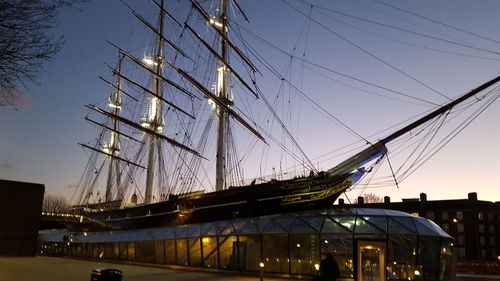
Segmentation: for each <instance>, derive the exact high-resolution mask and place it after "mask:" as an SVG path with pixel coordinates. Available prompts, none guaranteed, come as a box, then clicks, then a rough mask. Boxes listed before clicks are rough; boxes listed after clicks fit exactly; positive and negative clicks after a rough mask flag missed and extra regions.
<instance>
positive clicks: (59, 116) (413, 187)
mask: <svg viewBox="0 0 500 281" xmlns="http://www.w3.org/2000/svg"><path fill="white" fill-rule="evenodd" d="M126 2H127V3H128V4H130V5H131V6H133V7H137V9H139V10H141V9H144V10H145V11H149V10H153V8H154V6H152V5H150V4H148V3H147V1H144V2H146V3H143V2H141V3H136V2H137V1H135V0H129V1H126ZM167 3H168V1H167ZM239 3H240V5H241V6H242V8H243V9H244V10H245V12H246V14H247V16H248V17H249V19H250V22H249V23H246V22H244V21H242V20H241V16H240V15H235V16H236V17H237V19H238V17H240V18H239V19H238V20H240V21H239V22H240V24H241V26H243V27H245V28H248V29H250V30H251V31H252V33H255V34H257V35H258V36H260V37H262V38H264V39H265V40H267V41H268V42H270V43H272V44H274V45H277V46H279V47H280V48H282V49H283V50H285V51H287V52H289V53H295V54H296V55H297V56H303V54H305V55H304V58H305V60H307V61H309V62H314V63H317V64H319V65H321V66H324V67H327V68H330V69H335V70H337V71H339V72H342V73H344V74H348V75H350V76H353V77H356V78H357V79H360V80H363V81H369V82H371V83H373V84H377V85H381V86H384V87H387V88H390V89H394V90H397V91H400V92H402V93H408V94H410V95H412V96H414V97H417V98H419V99H422V100H425V101H429V102H432V103H435V104H443V103H445V102H446V101H447V99H446V98H444V97H443V96H441V95H440V94H443V95H446V96H448V97H450V98H454V97H458V96H460V95H462V94H464V93H466V92H468V91H470V90H471V89H473V88H475V87H477V86H478V85H480V84H482V83H484V82H486V81H487V80H490V79H492V78H494V77H496V76H498V75H500V33H499V32H498V27H499V26H500V17H499V16H498V14H499V12H500V2H499V1H497V0H481V1H469V0H442V1H435V0H421V1H413V0H403V1H393V0H380V1H378V0H349V1H348V0H334V1H331V0H328V1H327V0H323V1H314V0H304V1H302V0H283V1H282V0H239ZM308 3H313V8H312V9H311V8H310V5H308ZM384 3H385V4H389V5H390V6H389V5H385V4H384ZM292 7H295V8H296V9H298V10H299V11H300V12H297V11H296V10H295V9H294V8H292ZM333 10H334V11H335V12H332V11H333ZM403 10H406V11H411V12H412V13H414V14H413V15H412V14H410V13H408V12H404V11H403ZM304 14H305V15H308V14H311V15H312V18H313V19H317V22H316V21H313V20H308V19H307V18H306V17H304ZM417 15H418V16H417ZM422 16H423V17H426V18H427V19H424V18H423V17H422ZM377 23H381V24H377ZM384 25H385V26H384ZM445 25H448V26H445ZM138 26H140V25H139V23H138V21H137V20H136V19H135V18H134V17H133V16H132V15H131V13H130V11H129V10H127V8H126V7H124V5H123V4H122V3H121V2H120V1H118V0H108V1H96V0H90V1H89V2H88V3H84V4H82V5H80V6H79V7H78V9H75V8H73V9H65V10H63V11H62V13H61V14H60V16H59V18H58V20H57V27H56V28H55V29H54V30H53V35H54V37H59V36H62V35H64V40H65V42H66V43H65V44H64V47H63V49H62V51H61V52H60V53H59V54H58V55H57V57H56V58H55V59H54V60H52V61H50V62H48V63H47V64H46V65H45V72H44V73H42V74H41V75H40V76H39V78H38V79H37V82H36V83H30V84H29V85H28V88H20V90H21V92H22V98H19V99H18V100H17V101H16V105H14V106H8V107H2V108H0V178H2V179H10V180H19V181H28V182H37V183H42V184H45V187H46V191H47V192H48V193H51V194H58V195H63V196H65V197H67V198H69V197H70V196H71V195H72V194H73V192H74V188H75V185H76V183H77V182H78V180H79V178H80V176H81V172H82V170H83V167H84V165H85V163H86V160H87V156H88V154H87V153H85V151H84V150H83V149H82V148H81V147H80V146H78V144H77V143H78V142H85V141H88V140H89V139H92V136H93V135H95V134H96V130H95V127H93V126H91V125H89V124H88V123H86V121H85V120H84V119H83V117H85V115H86V113H87V110H86V109H85V108H84V105H86V104H91V103H96V102H98V101H101V100H103V99H105V98H107V95H108V94H109V89H108V88H107V87H106V85H104V83H102V81H100V80H99V79H98V76H99V75H109V73H107V71H108V70H107V69H106V67H105V66H104V63H108V64H114V62H115V60H116V57H117V56H116V52H115V50H114V49H113V48H112V47H111V46H110V45H109V44H107V43H106V41H107V40H109V41H112V42H114V43H117V44H119V45H120V46H123V47H124V48H125V49H126V48H127V47H129V46H132V44H131V42H132V41H133V40H134V36H136V35H138V34H139V33H140V32H141V30H142V29H140V28H138ZM304 26H305V27H304ZM325 26H327V28H325ZM388 26H391V27H390V28H389V27H388ZM394 27H396V28H394ZM452 27H453V28H452ZM303 28H305V29H303ZM398 28H399V30H398ZM458 29H461V30H462V31H460V30H458ZM304 30H305V31H304ZM403 30H405V31H403ZM407 31H412V32H413V33H411V32H407ZM334 33H335V34H338V35H340V36H342V38H343V39H342V38H340V37H339V36H338V35H334ZM243 34H244V33H243ZM419 34H424V35H427V37H423V36H420V35H419ZM431 37H432V38H431ZM346 39H347V40H346ZM446 41H453V42H455V44H450V43H449V42H446ZM249 42H250V43H251V44H252V45H254V46H255V48H256V49H259V50H261V53H262V55H263V57H269V58H270V61H273V62H274V63H275V64H274V65H275V67H276V69H279V70H282V69H284V68H285V67H286V64H287V58H286V56H284V55H283V54H282V53H279V51H276V50H275V49H272V48H270V47H269V46H266V45H265V44H263V43H259V42H258V41H257V40H254V39H249ZM457 43H458V44H457ZM354 45H355V46H359V47H360V48H358V47H354ZM294 47H296V50H295V51H294V50H293V48H294ZM495 52H496V53H495ZM367 53H370V54H371V55H368V54H367ZM375 57H376V58H375ZM377 58H378V59H377ZM381 61H384V62H385V63H382V62H381ZM395 68H397V69H398V70H399V71H397V70H395ZM304 69H305V74H304V76H303V79H304V81H301V82H298V83H302V84H301V85H302V87H303V88H302V89H303V91H304V92H305V93H307V94H308V95H310V97H311V98H313V99H315V100H316V101H317V102H318V103H320V104H321V105H322V106H323V107H324V108H325V109H327V110H328V112H330V113H331V114H333V115H334V116H336V117H339V118H340V119H341V120H342V121H343V122H345V123H346V124H348V125H349V126H350V127H351V128H353V129H354V130H355V131H356V132H358V133H360V134H361V135H362V136H364V137H370V136H371V135H373V134H375V133H377V132H380V131H381V130H384V129H386V128H389V127H391V126H393V125H395V124H398V123H399V122H401V121H404V120H407V119H409V118H412V117H414V116H415V115H417V114H419V113H422V112H425V111H428V110H430V109H431V108H432V107H429V106H428V105H425V104H422V103H418V104H414V103H410V102H409V100H408V99H406V100H405V101H404V102H400V101H397V100H395V99H392V98H393V97H394V96H391V98H390V99H389V98H387V97H388V96H389V95H388V94H387V93H382V92H380V91H378V90H376V89H373V88H367V86H366V85H361V84H359V83H357V82H353V80H349V79H346V78H345V77H341V76H336V75H334V74H331V73H330V75H329V78H327V79H324V77H322V75H324V74H325V72H321V73H316V74H315V72H314V71H309V70H311V66H310V65H306V66H304ZM315 71H319V70H318V69H316V70H315ZM401 72H404V73H405V74H407V75H404V74H402V73H401ZM407 76H411V77H413V78H414V79H410V78H408V77H407ZM320 79H321V80H320ZM261 80H262V81H263V84H264V85H263V86H261V88H262V89H263V90H264V91H267V92H268V93H272V92H273V90H275V89H276V87H277V86H276V84H274V85H273V84H272V83H271V82H268V81H267V80H266V78H265V77H264V78H262V79H261ZM334 80H335V81H334ZM415 80H418V81H419V82H421V83H419V82H416V81H415ZM339 82H340V83H339ZM345 84H348V85H349V86H346V85H345ZM422 84H425V85H427V86H428V87H426V86H423V85H422ZM354 88H362V89H365V90H367V91H370V92H372V93H373V92H376V93H380V94H382V95H384V96H385V97H380V96H375V95H373V94H366V93H364V92H363V91H359V90H356V89H354ZM429 88H432V89H433V90H431V89H429ZM436 92H439V93H440V94H437V93H436ZM303 110H304V112H301V113H300V116H301V118H304V121H303V122H304V123H301V125H300V128H301V130H302V131H301V132H302V133H299V136H298V137H297V139H298V141H299V142H300V143H301V145H302V146H303V149H304V151H306V153H307V154H308V155H309V157H310V158H313V159H314V158H316V157H319V156H321V155H324V154H327V153H329V152H331V151H334V150H335V149H338V148H340V147H342V146H344V145H345V144H348V143H351V142H352V141H353V139H352V138H349V137H344V136H342V135H341V134H347V133H346V132H345V131H343V130H339V128H338V127H337V126H336V125H334V124H332V123H331V122H330V121H327V120H326V119H321V118H323V117H321V115H318V113H317V112H315V111H314V110H312V109H310V108H307V107H305V106H304V107H303ZM308 115H310V116H314V117H312V120H311V121H305V120H306V118H307V116H308ZM499 117H500V101H497V102H496V103H494V104H493V105H492V106H490V107H489V108H488V109H487V110H486V111H485V112H484V113H483V114H482V115H480V116H479V117H478V118H477V119H476V120H474V122H472V124H471V125H470V126H468V127H467V128H466V129H465V130H464V131H463V132H462V133H461V134H460V135H458V137H456V138H455V139H453V140H452V141H451V142H450V143H449V144H448V145H447V146H446V147H445V148H444V149H442V150H440V151H439V152H438V153H437V154H436V155H435V156H434V157H433V158H432V159H431V160H430V161H428V162H426V163H425V164H424V165H423V166H422V167H421V168H419V169H418V170H417V171H416V172H415V173H413V174H412V175H411V176H410V177H409V178H408V179H406V180H405V181H404V182H402V183H400V184H399V188H397V187H396V186H387V187H381V188H367V189H362V190H361V189H355V190H353V191H351V192H349V193H348V196H349V197H351V198H354V197H356V196H358V195H359V194H361V193H362V192H371V193H375V194H377V195H380V196H385V195H389V196H391V198H392V199H393V201H397V200H399V199H400V198H412V197H418V196H419V193H420V192H425V193H427V195H428V199H429V200H433V199H445V198H446V199H455V198H466V197H467V193H469V192H477V193H478V198H479V199H480V200H490V201H500V192H499V191H498V190H499V187H500V179H499V178H498V177H496V176H495V175H496V174H497V173H498V170H499V168H500V165H499V164H498V162H497V161H496V160H497V159H500V118H499ZM452 129H453V128H452ZM450 130H451V129H450ZM383 136H384V134H382V135H377V136H376V138H379V137H383ZM376 138H375V139H373V138H372V139H370V140H372V141H376ZM345 157H347V156H345ZM340 160H342V159H341V158H339V159H335V160H332V161H337V162H338V161H340ZM332 163H334V162H331V163H330V162H325V163H318V165H319V166H320V168H322V169H328V168H329V167H331V165H332Z"/></svg>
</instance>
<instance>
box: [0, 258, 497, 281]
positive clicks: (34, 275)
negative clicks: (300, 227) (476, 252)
mask: <svg viewBox="0 0 500 281" xmlns="http://www.w3.org/2000/svg"><path fill="white" fill-rule="evenodd" d="M94 268H117V269H120V270H122V271H123V273H124V276H123V281H160V280H161V281H166V280H168V281H193V280H194V281H219V280H224V281H229V280H234V281H259V280H260V278H259V276H249V275H237V274H231V273H213V272H197V271H187V270H185V269H180V270H173V269H165V268H155V267H149V266H138V265H129V264H116V263H115V264H114V263H105V262H98V261H85V260H77V259H70V258H53V257H27V258H7V257H0V281H89V280H90V273H91V272H92V269H94ZM264 280H265V281H290V280H293V279H279V278H269V277H265V278H264ZM306 280H308V279H306ZM346 280H347V279H346ZM351 280H352V279H351ZM456 281H500V276H499V275H476V274H458V275H457V280H456Z"/></svg>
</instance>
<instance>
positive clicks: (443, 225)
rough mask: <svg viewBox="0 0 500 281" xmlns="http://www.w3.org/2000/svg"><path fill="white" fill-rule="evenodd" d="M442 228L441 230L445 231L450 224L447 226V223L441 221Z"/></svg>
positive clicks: (448, 229)
mask: <svg viewBox="0 0 500 281" xmlns="http://www.w3.org/2000/svg"><path fill="white" fill-rule="evenodd" d="M442 228H443V230H444V231H446V232H448V231H450V226H449V225H448V224H447V223H443V224H442Z"/></svg>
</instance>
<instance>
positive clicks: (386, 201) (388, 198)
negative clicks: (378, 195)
mask: <svg viewBox="0 0 500 281" xmlns="http://www.w3.org/2000/svg"><path fill="white" fill-rule="evenodd" d="M384 203H386V204H388V203H391V197H389V196H384Z"/></svg>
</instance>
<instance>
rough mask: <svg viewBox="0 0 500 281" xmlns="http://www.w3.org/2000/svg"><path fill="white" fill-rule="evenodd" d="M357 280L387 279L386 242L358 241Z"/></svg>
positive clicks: (373, 280) (375, 280)
mask: <svg viewBox="0 0 500 281" xmlns="http://www.w3.org/2000/svg"><path fill="white" fill-rule="evenodd" d="M357 244H358V248H357V251H358V253H357V254H358V259H357V264H358V266H357V279H356V280H357V281H385V280H386V270H385V256H386V242H381V241H358V243H357Z"/></svg>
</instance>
